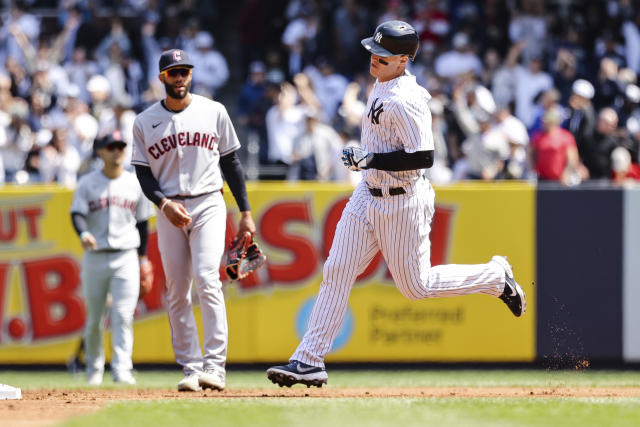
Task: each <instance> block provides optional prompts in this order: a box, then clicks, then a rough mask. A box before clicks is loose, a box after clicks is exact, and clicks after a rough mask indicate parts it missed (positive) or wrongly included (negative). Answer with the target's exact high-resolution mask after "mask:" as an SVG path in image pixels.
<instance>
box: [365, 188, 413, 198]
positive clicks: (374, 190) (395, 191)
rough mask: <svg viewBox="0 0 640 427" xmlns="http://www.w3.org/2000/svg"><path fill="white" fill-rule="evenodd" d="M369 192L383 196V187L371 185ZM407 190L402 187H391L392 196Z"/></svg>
mask: <svg viewBox="0 0 640 427" xmlns="http://www.w3.org/2000/svg"><path fill="white" fill-rule="evenodd" d="M369 193H371V195H372V196H374V197H382V188H371V187H369ZM405 193H406V191H405V189H404V188H402V187H393V188H390V189H389V195H390V196H397V195H399V194H405Z"/></svg>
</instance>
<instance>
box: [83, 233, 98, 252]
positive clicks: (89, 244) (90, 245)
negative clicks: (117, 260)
mask: <svg viewBox="0 0 640 427" xmlns="http://www.w3.org/2000/svg"><path fill="white" fill-rule="evenodd" d="M80 243H81V244H82V249H84V250H85V251H93V250H96V249H98V242H97V241H96V238H95V237H93V234H91V233H89V232H87V234H85V235H84V236H82V238H81V239H80Z"/></svg>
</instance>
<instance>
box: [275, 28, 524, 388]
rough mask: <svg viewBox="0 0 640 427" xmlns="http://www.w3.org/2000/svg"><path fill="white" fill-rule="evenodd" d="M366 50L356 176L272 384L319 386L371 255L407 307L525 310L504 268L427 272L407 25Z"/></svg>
mask: <svg viewBox="0 0 640 427" xmlns="http://www.w3.org/2000/svg"><path fill="white" fill-rule="evenodd" d="M362 45H363V46H364V47H365V48H366V49H367V50H369V51H370V52H371V62H370V68H369V72H370V73H371V75H372V76H374V77H375V78H376V79H377V81H376V83H375V85H374V86H373V89H372V91H371V94H370V95H369V100H368V102H367V108H366V110H365V111H366V112H367V114H366V116H364V117H363V119H362V137H361V138H362V149H360V148H353V147H352V148H346V149H345V150H344V151H343V154H344V155H343V158H342V160H343V161H344V164H345V166H347V167H348V168H349V169H351V170H364V171H363V181H362V182H361V183H360V184H358V186H357V187H356V189H355V191H354V193H353V195H352V196H351V199H350V200H349V202H348V203H347V206H346V207H345V209H344V212H343V214H342V217H341V218H340V221H339V222H338V226H337V229H336V233H335V237H334V239H333V244H332V246H331V251H330V252H329V257H328V259H327V261H326V263H325V265H324V271H323V281H322V285H321V286H320V292H319V295H318V298H317V300H316V303H315V306H314V307H313V311H312V313H311V317H310V318H309V324H308V326H307V331H306V333H305V335H304V337H303V338H302V342H301V343H300V345H299V346H298V348H297V349H296V351H295V352H294V353H293V355H292V356H291V358H290V359H289V362H290V363H288V364H287V365H283V366H274V367H272V368H269V369H268V370H267V376H268V378H269V379H270V380H271V381H273V382H274V383H277V384H279V385H280V386H283V385H286V386H291V385H293V384H297V383H302V384H306V385H307V386H310V385H316V386H318V387H321V386H322V384H324V383H326V382H327V372H326V371H325V369H324V358H325V356H326V355H327V353H328V352H329V350H330V349H331V345H332V344H333V340H334V339H335V337H336V334H337V333H338V330H339V328H340V325H341V323H342V319H343V317H344V314H345V310H346V308H347V299H348V298H349V293H350V291H351V288H352V286H353V283H354V282H355V279H356V277H357V276H358V275H359V274H360V273H361V272H362V271H363V270H364V269H365V267H366V266H367V265H368V264H369V262H370V261H371V259H372V258H373V257H374V255H375V254H376V253H377V251H378V250H380V251H382V255H383V256H384V259H385V261H386V262H387V265H388V267H389V270H390V271H391V274H392V275H393V278H394V280H395V283H396V286H397V288H398V290H400V292H401V293H402V294H403V295H404V296H406V297H407V298H409V299H411V300H418V299H423V298H434V297H452V296H458V295H466V294H472V293H484V294H488V295H492V296H496V297H500V298H501V299H502V300H503V301H504V302H505V303H506V304H507V306H508V307H509V308H510V309H511V311H512V312H513V314H515V315H516V316H520V315H522V314H523V313H524V311H525V296H524V292H523V291H522V289H521V288H520V286H519V285H518V284H517V283H516V282H515V281H514V279H513V272H512V270H511V266H510V265H509V264H508V262H507V260H506V259H505V258H504V257H501V256H494V257H493V258H492V259H491V261H490V262H488V263H486V264H477V265H453V264H451V265H440V266H437V267H433V268H431V265H430V242H429V231H430V223H431V219H432V217H433V213H434V191H433V188H432V187H431V184H430V183H429V181H428V180H427V179H426V178H425V177H424V172H425V171H424V169H425V168H429V167H431V166H432V165H433V157H434V145H433V135H432V132H431V113H430V111H429V108H428V106H427V101H428V100H429V99H430V95H429V93H428V92H427V91H426V90H425V89H423V88H422V87H420V86H419V85H418V84H417V83H416V79H415V77H414V76H412V75H409V74H408V72H406V71H405V66H406V64H407V61H408V60H409V59H413V58H414V57H415V54H416V52H417V50H418V35H417V33H416V31H415V30H414V29H413V28H412V27H411V26H410V25H409V24H407V23H405V22H401V21H388V22H384V23H382V24H381V25H379V26H378V28H376V31H375V33H374V36H373V37H370V38H367V39H364V40H362Z"/></svg>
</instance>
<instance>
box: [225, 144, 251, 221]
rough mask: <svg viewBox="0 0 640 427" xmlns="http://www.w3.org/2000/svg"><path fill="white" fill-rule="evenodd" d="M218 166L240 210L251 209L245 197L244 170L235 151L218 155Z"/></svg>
mask: <svg viewBox="0 0 640 427" xmlns="http://www.w3.org/2000/svg"><path fill="white" fill-rule="evenodd" d="M220 168H221V169H222V173H223V174H224V179H225V180H226V181H227V184H229V188H230V189H231V192H232V193H233V197H234V198H235V199H236V203H237V204H238V209H240V212H245V211H249V210H251V207H250V206H249V198H248V197H247V186H246V185H245V181H244V170H243V169H242V163H240V159H239V158H238V154H237V151H234V152H232V153H229V154H227V155H225V156H222V157H220Z"/></svg>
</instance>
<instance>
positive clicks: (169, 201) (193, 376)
mask: <svg viewBox="0 0 640 427" xmlns="http://www.w3.org/2000/svg"><path fill="white" fill-rule="evenodd" d="M159 68H160V75H159V76H158V77H159V79H160V81H161V82H162V83H163V84H164V86H165V91H166V97H165V99H163V100H162V101H160V102H156V103H155V104H153V105H151V106H150V107H149V108H147V109H146V110H145V111H143V112H142V113H140V114H139V115H138V116H137V117H136V120H135V122H134V126H133V139H134V144H133V151H132V161H131V163H132V164H133V165H135V168H136V174H137V176H138V180H139V181H140V185H141V186H142V190H143V191H144V194H145V195H146V196H147V197H148V198H149V200H151V201H152V202H154V203H155V204H156V205H158V208H159V211H160V213H159V214H158V222H157V229H158V247H159V249H160V255H161V258H162V266H163V267H164V272H165V276H166V290H167V309H168V311H169V323H170V324H171V341H172V344H173V351H174V353H175V356H176V361H177V362H178V363H179V364H180V365H182V368H183V372H184V374H185V376H184V378H183V379H182V380H181V381H180V382H179V383H178V390H180V391H196V390H198V389H199V388H200V387H202V388H211V389H216V390H223V389H224V387H225V363H226V358H227V315H226V310H225V303H224V295H223V293H222V283H221V282H220V275H219V271H218V269H219V268H220V261H221V259H222V254H223V252H224V249H225V248H224V242H225V239H224V236H225V227H226V218H227V210H226V207H225V203H224V199H223V198H222V194H221V192H220V190H221V189H222V175H221V173H220V168H222V172H224V176H225V178H226V180H227V183H228V184H229V188H230V189H231V192H232V193H233V196H234V197H235V200H236V203H237V204H238V208H239V210H240V213H241V219H240V224H239V232H240V233H243V232H245V231H248V232H250V233H251V234H254V233H255V231H256V226H255V224H254V221H253V217H252V216H251V210H250V208H249V201H248V197H247V190H246V187H245V181H244V171H243V170H242V165H241V164H240V160H239V159H238V156H237V154H236V152H237V150H238V149H239V148H240V142H239V141H238V137H237V136H236V132H235V130H234V128H233V125H232V123H231V119H230V118H229V115H228V113H227V110H226V109H225V108H224V106H223V105H222V104H220V103H218V102H215V101H212V100H210V99H207V98H204V97H202V96H199V95H195V94H192V93H190V91H189V89H190V87H191V77H192V71H193V65H192V64H191V62H190V61H189V58H188V57H187V54H186V52H184V51H183V50H180V49H171V50H168V51H165V52H163V53H162V55H161V56H160V62H159ZM195 72H197V70H195ZM218 166H220V167H218ZM192 278H193V279H195V285H196V290H197V293H198V298H199V301H200V309H201V312H202V329H203V334H204V356H203V354H202V352H201V350H200V343H199V340H198V330H197V327H196V322H195V318H194V315H193V310H192V304H191V279H192Z"/></svg>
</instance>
